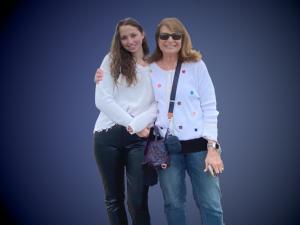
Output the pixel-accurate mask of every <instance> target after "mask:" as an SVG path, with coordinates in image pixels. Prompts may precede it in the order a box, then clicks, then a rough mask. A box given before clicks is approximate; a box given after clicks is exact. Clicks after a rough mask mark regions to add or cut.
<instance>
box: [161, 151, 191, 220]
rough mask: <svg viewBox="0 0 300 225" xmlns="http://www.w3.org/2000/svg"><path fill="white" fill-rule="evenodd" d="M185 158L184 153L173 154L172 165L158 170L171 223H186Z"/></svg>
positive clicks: (166, 212)
mask: <svg viewBox="0 0 300 225" xmlns="http://www.w3.org/2000/svg"><path fill="white" fill-rule="evenodd" d="M184 161H185V159H184V155H183V154H173V155H171V160H170V167H168V168H167V169H165V170H159V171H158V178H159V183H160V187H161V190H162V193H163V197H164V206H165V214H166V217H167V221H168V224H169V225H186V224H187V223H186V208H185V204H186V185H185V162H184Z"/></svg>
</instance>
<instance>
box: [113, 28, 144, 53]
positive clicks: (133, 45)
mask: <svg viewBox="0 0 300 225" xmlns="http://www.w3.org/2000/svg"><path fill="white" fill-rule="evenodd" d="M119 33H120V41H121V44H122V46H123V48H125V49H126V50H127V51H129V52H131V53H132V54H135V53H137V52H139V51H143V47H142V44H143V39H144V33H142V32H140V31H139V30H138V29H137V28H136V27H134V26H131V25H123V26H120V28H119Z"/></svg>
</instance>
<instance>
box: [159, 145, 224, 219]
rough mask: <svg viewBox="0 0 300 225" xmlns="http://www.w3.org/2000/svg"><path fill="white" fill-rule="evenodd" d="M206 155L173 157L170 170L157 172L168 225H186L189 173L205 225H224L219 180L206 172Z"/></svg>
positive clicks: (199, 153)
mask: <svg viewBox="0 0 300 225" xmlns="http://www.w3.org/2000/svg"><path fill="white" fill-rule="evenodd" d="M206 154H207V152H206V151H201V152H194V153H189V154H172V155H171V161H170V167H168V168H167V169H165V170H159V171H158V177H159V182H160V187H161V189H162V193H163V197H164V207H165V214H166V217H167V221H168V225H186V224H187V220H186V184H185V174H186V171H187V173H188V175H189V176H190V179H191V184H192V189H193V197H194V200H195V202H196V205H197V207H198V209H199V210H200V214H201V220H202V224H203V225H223V211H222V206H221V192H220V186H219V179H218V177H212V176H211V175H210V174H209V172H204V171H203V170H204V168H205V157H206Z"/></svg>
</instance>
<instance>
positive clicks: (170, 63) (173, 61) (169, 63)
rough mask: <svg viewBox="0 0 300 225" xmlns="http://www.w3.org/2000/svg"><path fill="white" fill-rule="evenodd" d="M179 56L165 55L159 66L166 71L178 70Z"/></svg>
mask: <svg viewBox="0 0 300 225" xmlns="http://www.w3.org/2000/svg"><path fill="white" fill-rule="evenodd" d="M177 60H178V55H163V57H162V58H161V60H159V61H158V62H157V64H158V65H159V66H160V67H161V68H163V69H165V70H173V69H175V68H176V65H177Z"/></svg>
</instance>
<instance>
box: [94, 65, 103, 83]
mask: <svg viewBox="0 0 300 225" xmlns="http://www.w3.org/2000/svg"><path fill="white" fill-rule="evenodd" d="M103 77H104V72H103V70H102V69H101V68H98V69H97V70H96V73H95V78H94V81H95V82H96V83H98V82H99V81H101V80H103Z"/></svg>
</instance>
